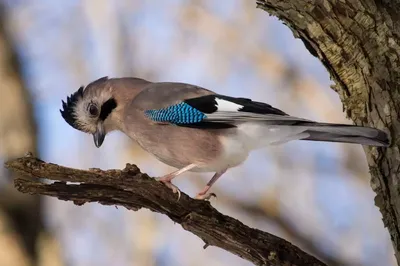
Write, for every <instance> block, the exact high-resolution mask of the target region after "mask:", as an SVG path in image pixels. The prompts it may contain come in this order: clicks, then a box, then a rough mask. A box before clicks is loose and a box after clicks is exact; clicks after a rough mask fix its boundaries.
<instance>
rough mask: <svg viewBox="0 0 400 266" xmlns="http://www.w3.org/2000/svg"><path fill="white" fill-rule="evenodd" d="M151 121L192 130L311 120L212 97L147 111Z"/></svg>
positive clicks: (243, 100) (247, 102)
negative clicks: (258, 122) (247, 123)
mask: <svg viewBox="0 0 400 266" xmlns="http://www.w3.org/2000/svg"><path fill="white" fill-rule="evenodd" d="M145 114H146V115H147V116H148V117H149V118H150V119H152V120H154V121H157V122H163V123H172V124H176V125H180V126H191V127H194V126H195V127H199V128H201V127H205V128H209V127H217V128H219V127H233V126H235V124H237V123H240V122H246V121H263V122H264V123H269V124H272V125H283V124H285V125H290V124H296V123H298V122H301V121H303V122H312V121H310V120H306V119H302V118H298V117H293V116H289V115H288V114H286V113H284V112H283V111H281V110H279V109H277V108H274V107H272V106H271V105H269V104H266V103H262V102H255V101H252V100H251V99H247V98H235V97H229V96H225V95H220V94H211V95H205V96H200V97H195V98H188V99H184V100H182V101H179V102H178V103H175V104H172V105H167V106H165V107H163V108H158V109H147V110H145Z"/></svg>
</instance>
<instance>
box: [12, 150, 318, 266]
mask: <svg viewBox="0 0 400 266" xmlns="http://www.w3.org/2000/svg"><path fill="white" fill-rule="evenodd" d="M6 167H7V168H9V169H11V170H14V171H16V172H18V173H20V174H22V175H26V176H29V177H33V178H37V180H26V179H21V178H18V179H15V187H16V188H17V189H18V190H19V191H21V192H23V193H30V194H41V195H47V196H52V197H57V198H59V199H61V200H70V201H73V202H74V203H75V204H77V205H82V204H84V203H87V202H99V203H101V204H103V205H117V206H123V207H125V208H127V209H129V210H134V211H137V210H139V209H141V208H146V209H149V210H151V211H153V212H158V213H161V214H164V215H167V216H168V217H169V218H170V219H171V220H172V221H174V222H176V223H179V224H180V225H182V227H183V228H184V229H185V230H187V231H189V232H192V233H193V234H195V235H196V236H198V237H200V238H201V239H202V240H203V241H204V242H205V243H206V245H205V248H206V247H207V246H216V247H220V248H222V249H225V250H227V251H229V252H231V253H233V254H235V255H238V256H239V257H241V258H243V259H246V260H248V261H250V262H252V263H254V264H255V265H274V266H276V265H285V266H286V265H307V266H310V265H315V266H319V265H325V264H324V263H323V262H321V261H319V260H318V259H316V258H315V257H313V256H311V255H309V254H307V253H305V252H304V251H302V250H300V249H299V248H298V247H296V246H294V245H292V244H291V243H289V242H288V241H286V240H284V239H282V238H279V237H276V236H274V235H271V234H269V233H266V232H263V231H260V230H257V229H253V228H250V227H248V226H246V225H244V224H243V223H241V222H240V221H238V220H236V219H234V218H231V217H229V216H226V215H223V214H221V213H220V212H218V211H217V210H216V209H214V208H213V207H212V206H211V204H210V203H209V202H206V201H200V200H194V199H192V198H190V197H189V196H187V195H186V194H184V193H182V196H181V198H180V200H179V201H177V195H176V194H173V193H172V191H171V190H170V189H168V188H167V187H165V186H164V185H163V184H162V183H160V182H157V181H156V180H154V179H153V178H150V177H149V176H148V175H146V174H143V173H141V172H140V170H139V169H138V168H137V167H136V166H135V165H130V164H127V165H126V167H125V169H123V170H107V171H103V170H100V169H90V170H89V171H86V170H78V169H72V168H67V167H63V166H59V165H56V164H51V163H45V162H43V161H41V160H39V159H37V158H33V157H30V156H27V157H24V158H19V159H16V160H12V161H9V162H7V163H6ZM39 178H45V179H49V180H53V181H56V182H54V183H51V184H46V183H43V182H40V181H39ZM67 182H74V184H70V183H67Z"/></svg>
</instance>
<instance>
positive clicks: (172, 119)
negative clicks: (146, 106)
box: [144, 102, 207, 124]
mask: <svg viewBox="0 0 400 266" xmlns="http://www.w3.org/2000/svg"><path fill="white" fill-rule="evenodd" d="M144 113H145V115H146V116H147V117H148V118H150V119H151V120H153V121H156V122H168V123H173V124H194V123H199V122H201V121H202V120H203V119H204V118H206V117H207V116H206V115H205V114H204V113H203V112H200V111H199V110H197V109H196V108H194V107H192V106H190V105H189V104H187V103H185V102H181V103H178V104H175V105H171V106H168V107H165V108H162V109H152V110H146V111H144Z"/></svg>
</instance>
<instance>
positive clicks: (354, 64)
mask: <svg viewBox="0 0 400 266" xmlns="http://www.w3.org/2000/svg"><path fill="white" fill-rule="evenodd" d="M257 4H258V7H259V8H262V9H264V10H265V11H267V12H268V13H269V14H271V15H274V16H277V17H278V18H279V19H281V20H282V21H283V22H284V23H285V24H286V25H287V26H288V27H289V28H290V29H291V30H292V31H293V34H294V36H295V37H297V38H300V39H301V40H302V41H303V42H304V44H305V46H306V48H307V49H308V50H309V51H310V53H311V54H313V55H314V56H316V57H318V58H319V59H320V60H321V62H322V63H323V64H324V66H325V67H326V68H327V70H328V71H329V73H330V75H331V78H332V80H333V81H334V82H335V85H334V86H332V88H333V89H334V90H335V91H336V92H337V93H338V94H339V96H340V98H341V100H342V102H343V107H344V110H345V111H346V114H347V116H348V117H349V118H351V119H352V120H353V121H354V122H355V123H356V124H357V125H367V126H372V127H376V128H379V129H382V130H384V131H386V132H387V133H389V134H390V137H391V140H392V145H391V147H390V148H387V149H385V148H369V147H366V148H365V149H364V150H365V153H366V155H367V159H368V164H369V167H370V172H371V187H372V189H373V190H374V191H375V192H376V197H375V204H376V206H378V207H379V209H380V211H381V213H382V216H383V223H384V225H385V226H386V227H387V228H388V230H389V233H390V236H391V240H392V242H393V247H394V250H395V256H396V259H397V262H398V264H399V265H400V187H399V182H398V178H399V171H400V152H399V145H400V141H399V133H400V121H399V115H400V1H399V0H382V1H373V0H352V1H347V0H341V1H337V0H259V1H257ZM310 97H311V96H310Z"/></svg>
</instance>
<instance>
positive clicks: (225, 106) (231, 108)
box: [215, 97, 243, 112]
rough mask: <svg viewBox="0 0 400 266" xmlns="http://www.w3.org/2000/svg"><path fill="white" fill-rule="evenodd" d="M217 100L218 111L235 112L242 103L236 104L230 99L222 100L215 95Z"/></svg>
mask: <svg viewBox="0 0 400 266" xmlns="http://www.w3.org/2000/svg"><path fill="white" fill-rule="evenodd" d="M215 101H216V102H217V107H218V111H227V112H237V111H238V110H239V109H240V108H242V107H243V105H240V104H236V103H233V102H230V101H226V100H222V99H219V98H217V97H215Z"/></svg>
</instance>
